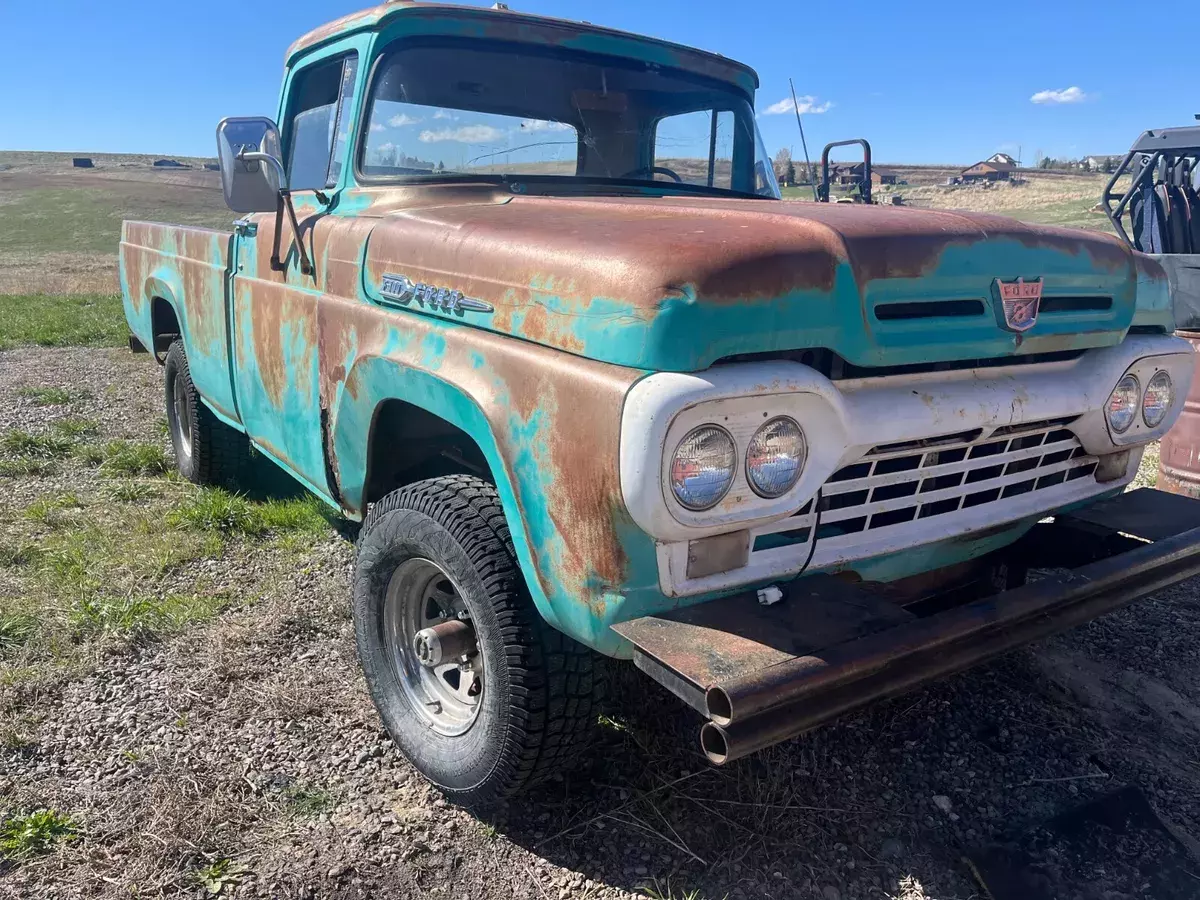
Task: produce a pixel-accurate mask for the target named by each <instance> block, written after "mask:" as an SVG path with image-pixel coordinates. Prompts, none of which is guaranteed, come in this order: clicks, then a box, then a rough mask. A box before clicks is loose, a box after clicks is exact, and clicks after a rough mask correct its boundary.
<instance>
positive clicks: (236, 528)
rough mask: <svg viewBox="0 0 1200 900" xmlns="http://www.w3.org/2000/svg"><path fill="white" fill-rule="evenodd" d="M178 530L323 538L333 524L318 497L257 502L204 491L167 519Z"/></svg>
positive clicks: (205, 489)
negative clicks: (296, 533)
mask: <svg viewBox="0 0 1200 900" xmlns="http://www.w3.org/2000/svg"><path fill="white" fill-rule="evenodd" d="M167 522H168V524H170V525H173V526H175V527H177V528H195V529H197V530H200V531H216V532H219V533H221V534H224V535H246V536H249V537H256V536H258V535H261V534H264V533H265V532H268V531H279V532H304V533H308V534H323V533H324V532H325V531H327V530H328V528H329V520H328V519H327V518H326V516H325V514H324V510H323V509H322V508H321V505H320V501H319V500H317V499H316V498H315V497H300V498H296V499H288V500H266V501H264V502H261V503H259V502H255V501H252V500H249V499H247V498H246V497H244V496H242V495H241V494H231V493H229V492H228V491H224V490H221V489H220V488H204V489H202V490H200V491H197V492H196V493H194V494H192V495H191V496H190V497H188V499H187V500H186V501H185V502H184V503H183V504H182V505H181V506H179V507H178V508H176V509H175V510H174V511H172V512H171V513H170V514H169V515H168V516H167Z"/></svg>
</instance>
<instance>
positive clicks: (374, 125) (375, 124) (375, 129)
mask: <svg viewBox="0 0 1200 900" xmlns="http://www.w3.org/2000/svg"><path fill="white" fill-rule="evenodd" d="M371 131H373V132H374V133H375V134H379V132H381V131H387V129H386V128H384V127H383V126H382V125H380V124H379V123H378V122H372V123H371Z"/></svg>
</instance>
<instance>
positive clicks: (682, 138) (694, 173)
mask: <svg viewBox="0 0 1200 900" xmlns="http://www.w3.org/2000/svg"><path fill="white" fill-rule="evenodd" d="M733 125H734V119H733V113H732V112H731V111H730V110H727V109H722V110H709V109H700V110H696V111H695V112H688V113H681V114H679V115H676V116H667V117H666V118H663V119H659V121H658V124H657V125H656V126H655V127H654V168H655V169H656V170H658V171H655V172H654V175H653V177H654V180H655V181H674V179H673V178H671V176H670V175H668V174H667V173H666V172H663V171H661V170H662V169H667V170H669V171H671V172H674V173H675V174H676V175H678V176H679V177H680V179H681V180H683V181H684V182H686V183H687V184H700V185H707V186H709V187H717V188H726V189H728V188H731V187H732V186H733V184H732V180H733Z"/></svg>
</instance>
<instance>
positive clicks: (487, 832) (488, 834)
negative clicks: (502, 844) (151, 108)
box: [483, 822, 500, 841]
mask: <svg viewBox="0 0 1200 900" xmlns="http://www.w3.org/2000/svg"><path fill="white" fill-rule="evenodd" d="M483 836H484V837H485V838H487V839H488V840H489V841H494V840H495V839H496V838H498V837H499V836H500V829H498V828H497V827H496V826H495V825H493V824H492V823H491V822H484V823H483Z"/></svg>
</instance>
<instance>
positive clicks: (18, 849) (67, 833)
mask: <svg viewBox="0 0 1200 900" xmlns="http://www.w3.org/2000/svg"><path fill="white" fill-rule="evenodd" d="M78 836H79V827H78V826H77V825H76V824H75V822H74V821H73V820H72V819H71V818H70V817H69V816H65V815H63V814H62V813H58V812H55V811H54V810H52V809H38V810H34V811H33V812H31V813H29V814H28V815H23V816H21V815H17V816H12V817H11V818H9V819H7V820H6V821H5V822H3V823H2V824H0V856H4V857H7V858H9V859H25V858H27V857H30V856H38V855H40V854H43V853H48V852H49V851H50V850H51V849H53V847H54V845H55V844H58V843H62V842H66V841H72V840H74V839H75V838H77V837H78Z"/></svg>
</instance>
